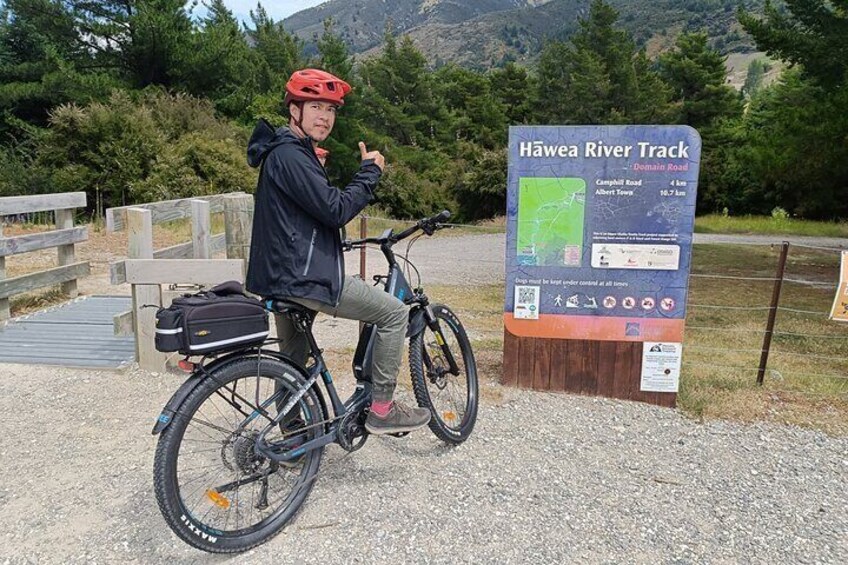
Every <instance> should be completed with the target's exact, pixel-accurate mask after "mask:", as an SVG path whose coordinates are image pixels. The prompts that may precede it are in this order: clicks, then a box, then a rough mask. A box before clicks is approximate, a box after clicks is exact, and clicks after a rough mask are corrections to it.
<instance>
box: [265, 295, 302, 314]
mask: <svg viewBox="0 0 848 565" xmlns="http://www.w3.org/2000/svg"><path fill="white" fill-rule="evenodd" d="M262 302H263V303H264V304H265V307H266V308H267V309H268V310H270V311H271V312H274V313H275V314H295V313H297V314H305V315H310V316H312V315H314V314H315V312H314V311H313V310H310V309H309V308H307V307H306V306H302V305H300V304H298V303H297V302H290V301H288V300H283V299H281V298H263V299H262Z"/></svg>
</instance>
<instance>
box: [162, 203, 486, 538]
mask: <svg viewBox="0 0 848 565" xmlns="http://www.w3.org/2000/svg"><path fill="white" fill-rule="evenodd" d="M449 217H450V213H449V212H448V211H447V210H446V211H444V212H442V213H440V214H438V215H436V216H433V217H431V218H426V219H424V220H421V221H420V222H418V223H416V224H415V225H414V226H411V227H410V228H408V229H406V230H404V231H402V232H400V233H394V232H393V231H392V230H391V229H389V230H386V231H385V232H383V234H382V235H380V236H379V237H373V238H365V239H359V240H355V241H346V242H345V250H351V249H359V248H361V247H363V246H368V245H378V246H379V248H380V250H381V251H382V252H383V255H384V256H385V258H386V261H387V262H388V267H389V268H388V273H387V274H386V275H384V276H383V275H378V276H375V277H374V280H375V284H382V285H383V288H384V290H385V291H386V292H389V293H391V294H392V295H394V296H396V297H397V298H399V299H400V300H402V301H403V302H404V303H406V304H407V305H409V329H408V332H407V336H408V338H409V369H410V373H411V377H412V387H413V391H414V395H415V399H416V401H417V403H418V405H419V406H421V407H427V408H429V409H430V412H431V420H430V423H429V427H430V430H431V431H432V432H433V433H434V434H435V435H436V436H437V437H438V438H439V439H441V440H443V441H444V442H446V443H448V444H460V443H462V442H463V441H465V440H466V439H467V438H468V436H469V434H471V431H472V430H473V428H474V423H475V421H476V419H477V406H478V386H477V368H476V364H475V361H474V354H473V352H472V350H471V343H470V342H469V339H468V336H467V334H466V332H465V329H464V328H463V326H462V323H461V322H460V321H459V318H457V316H456V314H454V313H453V312H452V311H451V310H450V308H448V307H447V306H444V305H441V304H430V301H429V299H428V298H427V296H426V295H425V294H424V291H423V289H422V288H421V284H420V283H421V279H420V275H419V276H418V279H417V280H418V284H417V285H416V288H411V286H410V284H409V282H408V280H407V277H406V276H404V272H403V271H404V269H401V266H400V264H399V263H398V259H401V260H403V261H405V263H406V265H408V266H409V268H410V269H412V270H414V271H415V272H416V274H417V273H418V271H417V269H415V267H414V265H412V263H410V262H409V261H408V257H407V256H408V253H409V249H410V248H411V246H412V244H413V243H414V242H415V241H416V240H417V239H418V238H420V237H421V236H422V235H425V234H426V235H428V236H429V235H433V233H434V232H435V231H436V230H438V229H440V228H442V227H444V225H443V222H445V221H446V220H447V219H448V218H449ZM419 232H421V233H419ZM413 235H414V236H416V237H414V238H413V239H411V240H410V241H409V244H408V245H407V255H406V256H402V255H397V256H396V255H395V253H394V252H393V250H392V247H393V246H394V245H395V244H397V243H398V242H400V241H402V240H404V239H406V238H409V237H410V236H413ZM408 273H409V274H410V276H411V271H409V270H408ZM265 305H266V308H267V309H268V310H269V311H270V312H274V313H280V314H284V315H286V316H288V317H290V319H291V320H292V321H293V322H294V323H295V325H296V327H297V329H298V331H300V332H303V333H304V334H305V336H306V339H307V341H308V343H309V348H310V357H309V359H310V362H309V363H307V365H308V366H302V365H300V364H298V363H296V362H294V361H293V360H292V359H290V358H289V357H287V356H286V355H283V354H281V353H278V352H277V351H274V350H271V349H269V348H268V347H267V346H268V345H269V344H273V343H275V342H277V343H278V342H279V340H268V341H266V342H265V343H263V344H262V345H261V346H259V347H256V346H252V347H247V348H244V349H240V350H237V351H234V352H231V353H229V354H226V355H223V356H220V357H217V358H212V356H207V357H204V358H202V359H201V360H200V361H199V362H198V363H196V364H194V363H190V362H189V361H188V359H186V360H185V361H183V362H182V363H181V366H183V368H184V369H187V370H190V371H191V376H190V377H189V378H188V380H186V382H185V383H184V384H183V385H182V386H181V387H180V389H179V390H177V392H176V393H175V394H174V395H173V397H172V398H171V399H170V401H169V402H168V403H167V405H166V406H165V407H164V408H163V410H162V413H161V414H160V416H159V418H158V420H157V422H156V425H155V427H154V429H153V434H154V435H155V434H160V437H159V441H158V444H157V447H156V455H155V463H154V485H155V491H156V499H157V502H158V503H159V509H160V510H161V512H162V514H163V516H164V517H165V521H166V522H167V523H168V525H169V526H170V528H171V529H172V530H173V531H174V532H175V533H176V534H177V535H178V536H179V537H180V538H181V539H182V540H184V541H185V542H187V543H188V544H190V545H192V546H194V547H197V548H199V549H202V550H205V551H209V552H213V553H235V552H240V551H245V550H247V549H250V548H252V547H255V546H257V545H259V544H261V543H263V542H265V541H267V540H269V539H270V538H271V537H273V536H274V535H276V534H277V533H278V532H279V531H280V530H281V529H282V528H283V527H285V526H286V524H288V523H289V522H290V521H291V520H292V519H293V518H294V516H295V515H296V513H297V511H298V510H299V509H300V507H301V505H302V504H303V503H304V501H305V500H306V498H307V496H308V495H309V493H310V491H311V490H312V486H313V484H314V482H315V480H316V479H317V477H318V469H319V467H320V465H321V457H322V454H323V451H324V448H325V447H326V446H328V445H329V444H331V443H336V444H338V445H339V446H340V447H341V448H342V449H343V450H345V451H347V452H353V451H356V450H358V449H360V448H361V447H362V446H363V445H364V444H365V442H366V440H367V439H368V435H369V434H368V432H367V431H366V429H365V419H366V418H367V416H368V411H369V407H370V404H371V388H372V384H371V368H372V348H373V344H374V340H375V337H376V328H375V327H374V326H372V325H370V324H365V326H364V327H363V328H362V331H361V332H360V336H359V343H358V346H357V348H356V353H355V355H354V360H353V373H354V376H355V378H356V388H355V390H354V392H353V394H352V395H351V396H350V398H348V399H347V400H345V401H342V400H341V399H340V397H339V395H338V393H337V392H336V389H335V386H334V385H333V379H332V376H331V375H330V372H329V371H328V369H327V367H326V365H325V364H324V359H323V357H322V351H321V349H319V347H318V344H317V343H316V341H315V337H314V336H313V334H312V323H313V321H314V318H315V313H314V312H312V311H309V310H307V309H306V308H304V307H302V306H300V305H298V304H295V303H292V302H287V301H284V300H274V299H271V300H266V301H265ZM319 382H321V383H323V385H324V391H326V396H325V394H324V391H322V390H321V388H320V387H319ZM327 399H329V403H328V401H327ZM395 435H397V436H403V435H405V434H395Z"/></svg>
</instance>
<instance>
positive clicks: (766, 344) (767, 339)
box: [757, 241, 789, 386]
mask: <svg viewBox="0 0 848 565" xmlns="http://www.w3.org/2000/svg"><path fill="white" fill-rule="evenodd" d="M788 254H789V242H788V241H784V242H783V246H782V247H781V248H780V258H779V259H778V260H777V274H776V275H775V278H774V287H773V288H772V292H771V309H770V310H769V315H768V321H767V322H766V333H765V335H763V348H762V349H763V351H762V353H761V354H760V367H759V369H758V370H757V384H758V385H760V386H762V384H763V378H764V377H765V374H766V365H768V358H769V350H770V349H771V336H772V333H773V332H774V321H775V318H776V317H777V305H778V304H779V303H780V289H781V287H782V286H783V274H784V273H785V272H786V256H787V255H788Z"/></svg>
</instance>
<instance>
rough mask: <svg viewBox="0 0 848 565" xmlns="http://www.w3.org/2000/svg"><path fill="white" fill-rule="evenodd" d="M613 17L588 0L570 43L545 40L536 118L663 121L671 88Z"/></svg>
mask: <svg viewBox="0 0 848 565" xmlns="http://www.w3.org/2000/svg"><path fill="white" fill-rule="evenodd" d="M617 17H618V15H617V13H616V11H615V10H613V9H612V8H611V7H610V6H609V5H608V4H606V3H604V2H603V1H602V0H593V2H592V5H591V9H590V11H589V15H588V18H587V19H585V20H582V21H581V22H580V29H579V30H578V31H577V32H576V33H575V34H574V36H573V37H572V39H571V43H570V44H566V43H563V42H560V41H550V42H548V43H547V44H546V45H545V47H544V48H543V49H542V54H541V56H540V59H539V71H538V82H537V88H536V94H535V104H534V105H535V107H536V108H537V109H538V115H537V116H536V119H537V120H538V121H540V122H541V123H551V124H616V123H664V122H666V123H667V122H669V121H673V120H674V119H675V116H676V110H675V108H674V106H673V105H672V104H671V101H670V97H671V91H670V89H669V87H668V86H667V85H666V84H665V83H664V82H663V81H662V80H661V78H660V77H659V76H658V75H657V73H656V71H654V70H653V69H652V68H651V64H650V62H649V61H648V59H647V56H646V55H645V54H644V52H641V51H637V50H636V47H635V44H634V42H633V39H632V37H631V36H630V34H628V33H627V32H626V31H624V30H621V29H618V28H616V27H615V26H614V24H615V21H616V19H617Z"/></svg>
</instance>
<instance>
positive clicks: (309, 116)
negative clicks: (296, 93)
mask: <svg viewBox="0 0 848 565" xmlns="http://www.w3.org/2000/svg"><path fill="white" fill-rule="evenodd" d="M302 107H303V116H301V118H300V128H301V129H302V130H303V133H305V134H306V135H308V136H310V137H311V138H312V139H314V140H315V141H317V142H321V141H324V140H325V139H327V138H328V137H329V136H330V132H331V131H333V124H335V123H336V105H335V104H331V103H329V102H320V101H312V100H308V101H306V102H304V103H303V106H302ZM292 112H295V113H296V112H298V108H297V105H294V106H293V107H292ZM295 115H296V114H295Z"/></svg>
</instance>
